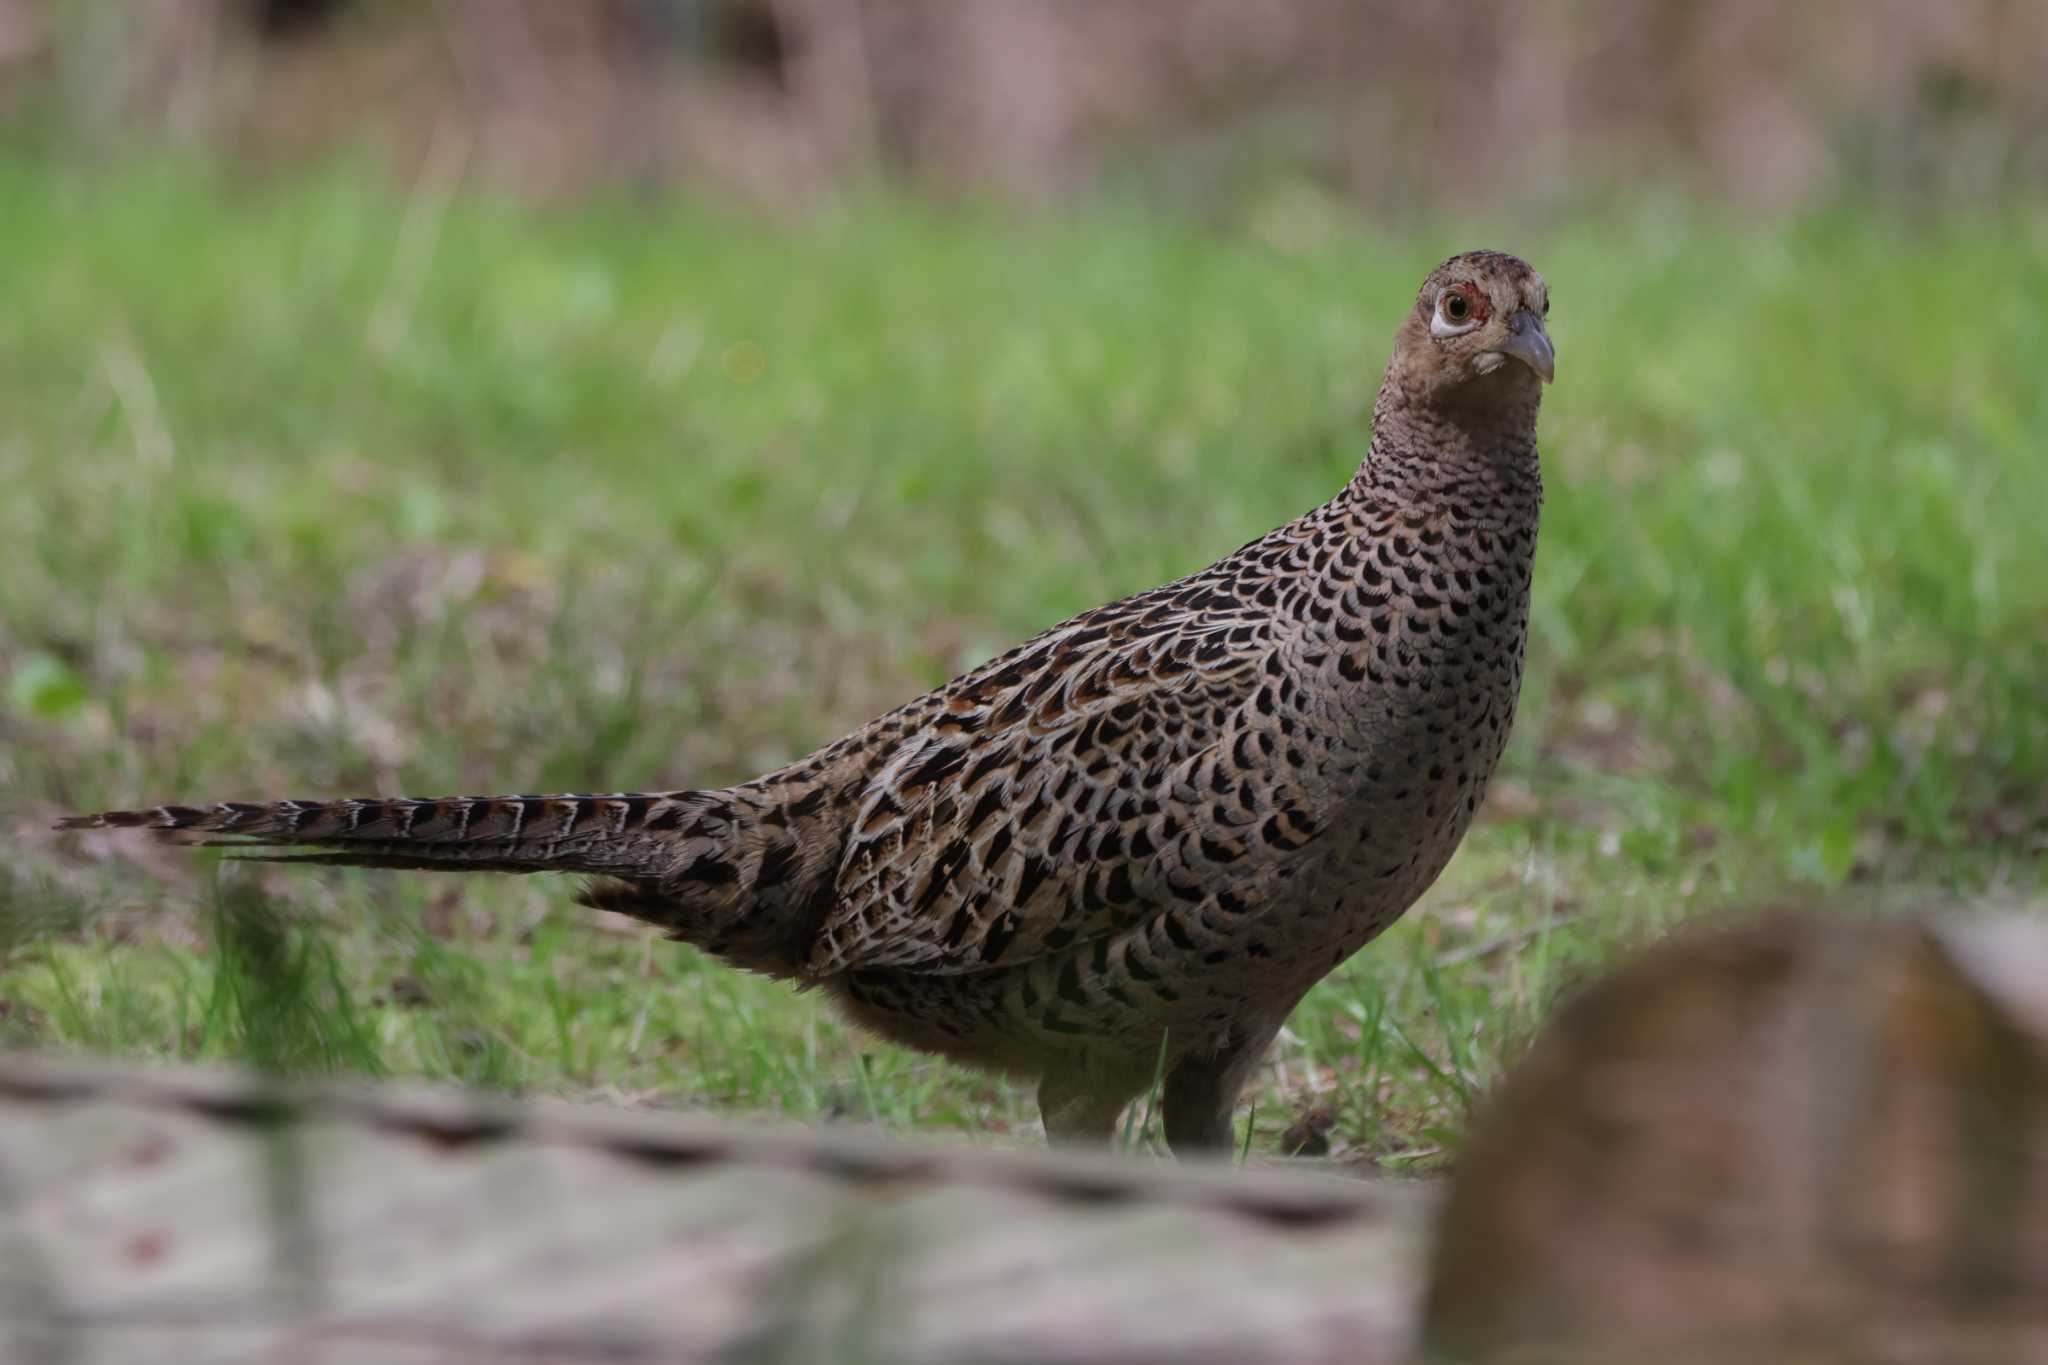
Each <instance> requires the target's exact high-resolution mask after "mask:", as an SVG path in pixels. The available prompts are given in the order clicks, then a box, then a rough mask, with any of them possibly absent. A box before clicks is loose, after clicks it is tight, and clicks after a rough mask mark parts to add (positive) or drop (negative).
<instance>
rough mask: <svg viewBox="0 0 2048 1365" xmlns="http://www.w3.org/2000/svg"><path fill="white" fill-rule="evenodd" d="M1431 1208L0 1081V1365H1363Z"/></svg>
mask: <svg viewBox="0 0 2048 1365" xmlns="http://www.w3.org/2000/svg"><path fill="white" fill-rule="evenodd" d="M1433 1203H1434V1200H1433V1199H1432V1197H1431V1195H1430V1192H1429V1191H1427V1190H1426V1189H1423V1188H1421V1187H1419V1186H1416V1185H1413V1184H1406V1185H1399V1184H1379V1183H1374V1182H1364V1181H1357V1180H1344V1179H1338V1178H1335V1177H1329V1176H1310V1175H1300V1176H1296V1177H1295V1178H1292V1179H1288V1178H1284V1177H1281V1176H1278V1175H1273V1174H1270V1173H1260V1172H1238V1171H1231V1170H1229V1169H1225V1168H1215V1169H1205V1168H1193V1169H1190V1168H1181V1169H1176V1168H1174V1167H1173V1166H1171V1165H1162V1164H1156V1163H1150V1162H1140V1161H1135V1160H1113V1159H1111V1158H1109V1157H1107V1156H1104V1157H1102V1158H1100V1159H1097V1160H1080V1161H1076V1160H1072V1159H1067V1160H1056V1159H1054V1158H1052V1157H1050V1156H1047V1155H1043V1154H1037V1153H1002V1152H993V1151H986V1150H976V1149H970V1148H949V1147H937V1146H913V1145H909V1144H904V1143H897V1142H890V1141H886V1140H883V1139H880V1138H874V1137H868V1136H862V1135H850V1134H845V1133H830V1132H824V1133H811V1132H805V1131H802V1130H769V1129H750V1128H747V1127H743V1126H740V1125H735V1124H727V1123H717V1122H712V1121H708V1120H702V1119H695V1118H685V1117H679V1116H662V1115H651V1114H618V1113H609V1112H606V1111H602V1110H594V1109H577V1108H571V1107H568V1106H564V1105H559V1104H551V1105H522V1106H513V1105H510V1104H502V1103H492V1102H487V1101H479V1100H475V1099H471V1098H467V1097H462V1096H457V1095H451V1094H447V1093H425V1092H418V1091H405V1090H400V1089H378V1090H371V1089H351V1088H341V1087H323V1088H312V1089H294V1090H291V1091H276V1090H273V1089H270V1088H268V1087H265V1086H263V1085H261V1084H258V1083H256V1082H252V1081H249V1080H245V1079H241V1078H237V1077H234V1076H229V1075H223V1074H219V1073H207V1072H196V1071H185V1070H169V1071H147V1070H142V1069H137V1068H119V1067H111V1066H90V1065H81V1064H76V1063H36V1062H32V1061H26V1060H22V1059H11V1060H0V1359H5V1360H8V1361H17V1360H18V1361H36V1360H52V1361H55V1360H62V1361H66V1362H79V1363H84V1362H94V1363H95V1365H97V1363H98V1362H108V1363H109V1365H111V1362H125V1361H135V1362H142V1361H148V1362H159V1361H178V1362H185V1363H187V1365H192V1363H196V1362H209V1361H219V1362H225V1361H237V1362H242V1361H257V1360H262V1361H270V1360H278V1361H284V1360H319V1361H321V1362H323V1363H326V1365H334V1363H337V1362H354V1361H362V1362H371V1361H375V1362H379V1363H380V1365H383V1363H385V1362H398V1363H400V1365H403V1363H404V1362H413V1361H418V1362H427V1361H432V1362H436V1365H446V1363H447V1362H457V1361H461V1362H467V1361H491V1362H502V1361H519V1362H537V1361H549V1362H554V1361H562V1362H570V1361H576V1362H582V1361H607V1362H619V1361H640V1360H646V1361H652V1360H660V1361H714V1360H715V1361H725V1362H788V1363H789V1365H796V1363H797V1362H806V1363H809V1362H827V1361H846V1362H862V1365H883V1363H884V1362H890V1363H894V1362H923V1361H929V1362H933V1365H941V1363H942V1362H944V1363H947V1365H950V1363H952V1362H970V1361H971V1362H986V1363H989V1365H994V1363H996V1362H1018V1363H1019V1365H1023V1363H1024V1362H1073V1363H1075V1365H1080V1363H1082V1362H1103V1363H1104V1365H1108V1363H1109V1362H1126V1361H1129V1362H1138V1361H1158V1360H1173V1361H1176V1362H1191V1363H1193V1365H1201V1363H1203V1362H1214V1365H1259V1363H1260V1362H1267V1361H1272V1362H1280V1361H1287V1362H1296V1361H1300V1362H1330V1365H1337V1362H1344V1363H1345V1365H1370V1363H1371V1362H1376V1361H1394V1360H1398V1359H1399V1358H1400V1357H1401V1356H1402V1355H1403V1354H1405V1351H1406V1348H1407V1344H1408V1341H1409V1332H1410V1330H1411V1325H1412V1323H1413V1321H1414V1317H1415V1308H1416V1303H1417V1300H1418V1298H1419V1295H1420V1290H1421V1251H1422V1248H1423V1246H1424V1242H1425V1232H1426V1227H1427V1217H1428V1212H1429V1209H1430V1208H1431V1206H1432V1205H1433Z"/></svg>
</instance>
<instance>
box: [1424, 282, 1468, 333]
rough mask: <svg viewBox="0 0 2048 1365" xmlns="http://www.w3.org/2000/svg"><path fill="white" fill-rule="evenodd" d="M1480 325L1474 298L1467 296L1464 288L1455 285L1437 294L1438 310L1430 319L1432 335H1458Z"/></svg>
mask: <svg viewBox="0 0 2048 1365" xmlns="http://www.w3.org/2000/svg"><path fill="white" fill-rule="evenodd" d="M1478 325H1479V319H1478V317H1477V316H1475V315H1474V311H1473V308H1472V300H1471V299H1469V298H1467V297H1466V296H1465V291H1464V290H1462V289H1459V288H1457V287H1455V286H1453V287H1452V288H1449V289H1446V290H1444V292H1443V293H1441V294H1438V295H1437V296H1436V312H1435V313H1433V314H1432V315H1431V316H1430V319H1429V331H1430V335H1431V336H1440V337H1452V336H1458V335H1460V334H1461V333H1464V332H1469V331H1471V330H1472V329H1473V328H1474V327H1476V326H1478Z"/></svg>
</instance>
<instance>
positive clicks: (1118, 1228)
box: [0, 916, 2048, 1365]
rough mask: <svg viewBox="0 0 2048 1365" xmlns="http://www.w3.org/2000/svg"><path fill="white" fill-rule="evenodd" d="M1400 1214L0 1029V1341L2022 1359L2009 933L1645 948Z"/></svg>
mask: <svg viewBox="0 0 2048 1365" xmlns="http://www.w3.org/2000/svg"><path fill="white" fill-rule="evenodd" d="M1436 1203H1437V1200H1436V1198H1435V1194H1434V1191H1432V1190H1430V1189H1428V1188H1424V1187H1420V1186H1417V1185H1413V1184H1394V1183H1384V1182H1372V1181H1356V1180H1340V1179H1337V1178H1334V1177H1332V1176H1329V1175H1323V1174H1319V1173H1317V1172H1315V1170H1314V1168H1313V1167H1309V1168H1306V1169H1301V1170H1296V1171H1291V1172H1287V1173H1278V1172H1270V1171H1264V1172H1262V1171H1234V1170H1229V1169H1227V1168H1220V1167H1218V1168H1207V1167H1200V1166H1180V1167H1175V1166H1172V1165H1168V1164H1159V1163H1153V1162H1148V1161H1139V1160H1131V1159H1110V1158H1108V1157H1103V1158H1099V1159H1094V1160H1079V1159H1074V1158H1071V1157H1067V1158H1055V1157H1052V1156H1050V1155H1043V1154H1036V1153H1004V1152H995V1151H988V1150H983V1149H975V1148H967V1147H943V1146H931V1145H913V1144H906V1143H895V1142H889V1141H885V1140H882V1139H879V1138H875V1137H870V1136H864V1135H858V1134H847V1133H844V1132H830V1131H827V1132H807V1131H802V1130H788V1129H756V1128H748V1127H743V1126H739V1125H734V1124H725V1123H717V1122H712V1121H709V1120H704V1119H699V1118H686V1117H679V1116H672V1115H671V1116H664V1115H657V1114H645V1113H639V1114H619V1113H611V1112H607V1111H602V1110H597V1109H591V1108H574V1107H570V1106H565V1105H561V1104H519V1105H515V1104H512V1103H509V1102H499V1101H490V1100H479V1099H476V1098H472V1097H465V1096H460V1095H455V1094H450V1093H447V1092H426V1091H419V1090H407V1089H403V1088H393V1087H382V1088H369V1087H343V1086H319V1087H295V1088H290V1089H285V1090H279V1089H276V1088H273V1087H270V1086H267V1085H265V1084H263V1083H261V1082H258V1081H254V1080H250V1079H246V1078H240V1077H236V1076H232V1075H225V1074H221V1073H213V1072H201V1071H192V1070H179V1069H170V1070H155V1071H152V1070H146V1069H141V1068H131V1067H120V1066H113V1065H92V1064H85V1063H77V1062H54V1061H37V1060H34V1059H28V1058H18V1057H17V1058H0V1359H5V1360H9V1361H12V1360H64V1361H77V1362H108V1363H109V1365H111V1363H112V1362H123V1361H145V1360H146V1361H160V1360H177V1361H192V1362H199V1361H223V1362H224V1361H229V1360H234V1361H249V1360H273V1359H275V1360H286V1359H289V1360H300V1359H319V1360H321V1361H333V1362H347V1361H378V1362H385V1361H392V1362H410V1361H421V1362H425V1361H435V1362H453V1361H483V1360H491V1361H506V1360H514V1361H522V1362H535V1361H564V1362H569V1361H596V1360H606V1361H632V1360H664V1361H670V1360H674V1361H692V1360H694V1361H720V1362H733V1363H735V1365H737V1363H739V1362H764V1363H765V1362H860V1363H861V1365H879V1363H880V1362H892V1363H894V1362H933V1363H934V1365H937V1363H938V1362H980V1363H982V1365H997V1363H1000V1362H1017V1363H1018V1365H1023V1363H1024V1362H1065V1363H1068V1365H1081V1363H1083V1362H1099V1363H1100V1365H1112V1363H1121V1362H1133V1363H1135V1362H1150V1361H1167V1360H1171V1361H1174V1362H1176V1363H1177V1365H1201V1363H1203V1362H1215V1365H1224V1363H1225V1362H1230V1363H1231V1365H1262V1363H1265V1362H1271V1363H1273V1365H1279V1363H1280V1362H1290V1363H1292V1362H1332V1363H1333V1365H1334V1363H1335V1362H1340V1361H1341V1362H1346V1365H1371V1362H1392V1361H1399V1360H1405V1359H1410V1358H1412V1351H1413V1349H1414V1346H1413V1343H1414V1341H1415V1338H1416V1335H1417V1333H1418V1329H1419V1331H1420V1334H1421V1335H1422V1338H1423V1341H1424V1347H1423V1349H1424V1350H1425V1352H1426V1354H1427V1355H1428V1356H1429V1358H1430V1359H1431V1360H1433V1361H1474V1362H1505V1361H1518V1362H1534V1361H1546V1362H1548V1361H1555V1362H1564V1361H1570V1362H1573V1365H1596V1363H1600V1362H1614V1363H1615V1365H1619V1362H1624V1361H1628V1362H1635V1361H1648V1360H1655V1361H1659V1362H1676V1363H1678V1365H1687V1363H1699V1362H1709V1361H1712V1362H1734V1361H1742V1362H1749V1361H1759V1362H1765V1365H1771V1363H1773V1362H1776V1363H1778V1365H1792V1363H1793V1362H1798V1363H1799V1365H1823V1363H1824V1362H1840V1363H1842V1365H1846V1362H1850V1361H1856V1362H1878V1363H1886V1362H1895V1363H1896V1365H1909V1363H1912V1362H1935V1361H1940V1362H1964V1363H1968V1362H1985V1363H1986V1365H1989V1362H1993V1361H1997V1362H2011V1361H2032V1360H2048V923H2039V922H2031V921H2025V920H2006V921H1996V920H1980V921H1974V922H1968V923H1956V924H1951V925H1944V926H1941V927H1939V928H1928V927H1922V926H1917V925H1914V924H1911V923H1908V922H1904V921H1862V920H1856V919H1851V918H1845V917H1841V916H1825V917H1818V916H1817V917H1809V918H1793V917H1789V916H1781V917H1773V918H1767V919H1762V920H1758V921H1755V922H1753V923H1749V924H1746V925H1743V926H1741V927H1738V928H1735V929H1727V930H1720V931H1716V932H1710V933H1689V934H1685V935H1681V936H1680V937H1678V938H1677V939H1675V940H1673V941H1671V942H1668V943H1666V944H1664V945H1661V946H1659V947H1657V948H1655V949H1653V950H1651V951H1650V952H1648V953H1646V954H1644V955H1643V956H1642V957H1641V958H1640V959H1639V960H1637V961H1636V962H1634V963H1632V964H1630V965H1626V966H1624V967H1622V968H1621V969H1620V970H1619V971H1617V972H1616V973H1614V974H1613V975H1612V976H1611V977H1609V978H1608V979H1606V980H1605V981H1603V982H1600V983H1598V984H1596V985H1595V986H1593V987H1592V988H1591V989H1590V990H1589V991H1587V992H1586V993H1585V994H1584V995H1583V996H1582V997H1580V998H1579V999H1578V1000H1576V1001H1575V1002H1573V1003H1571V1004H1570V1005H1568V1006H1567V1007H1566V1008H1565V1009H1564V1010H1563V1011H1562V1012H1561V1013H1560V1014H1559V1016H1558V1018H1557V1019H1556V1021H1555V1022H1554V1023H1553V1025H1552V1026H1551V1027H1550V1028H1549V1029H1548V1030H1547V1031H1546V1032H1545V1033H1544V1035H1543V1036H1542V1037H1541V1038H1540V1039H1539V1040H1538V1041H1537V1043H1536V1045H1535V1046H1534V1048H1533V1049H1532V1050H1531V1051H1530V1053H1529V1055H1528V1057H1527V1058H1526V1059H1525V1060H1524V1061H1523V1063H1522V1064H1521V1065H1520V1066H1519V1067H1517V1068H1516V1069H1515V1070H1514V1072H1513V1073H1512V1074H1511V1075H1510V1076H1509V1078H1508V1079H1507V1081H1506V1082H1505V1083H1504V1084H1503V1085H1502V1086H1501V1088H1500V1090H1499V1092H1498V1093H1497V1094H1496V1095H1495V1096H1494V1097H1493V1098H1492V1099H1491V1100H1490V1101H1489V1102H1488V1104H1487V1107H1486V1111H1485V1112H1484V1114H1482V1115H1481V1117H1480V1121H1479V1124H1478V1127H1477V1129H1476V1131H1475V1133H1474V1135H1473V1137H1472V1139H1471V1142H1470V1144H1469V1146H1468V1147H1467V1149H1466V1151H1465V1153H1464V1155H1463V1157H1462V1159H1461V1161H1460V1165H1459V1171H1458V1175H1457V1177H1456V1179H1455V1182H1454V1184H1453V1188H1452V1190H1451V1193H1450V1195H1449V1198H1448V1202H1447V1203H1446V1205H1445V1207H1444V1210H1443V1217H1442V1219H1441V1221H1440V1224H1439V1227H1438V1235H1437V1238H1436V1251H1435V1257H1436V1260H1435V1265H1434V1268H1433V1270H1432V1271H1431V1272H1430V1275H1431V1278H1430V1281H1429V1288H1428V1291H1427V1297H1426V1301H1425V1295H1424V1284H1425V1278H1424V1272H1425V1270H1426V1269H1429V1268H1428V1267H1426V1265H1425V1261H1426V1260H1427V1256H1428V1244H1429V1241H1430V1219H1431V1216H1432V1213H1433V1211H1434V1209H1435V1207H1436Z"/></svg>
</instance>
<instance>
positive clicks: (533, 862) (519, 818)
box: [57, 791, 710, 877]
mask: <svg viewBox="0 0 2048 1365" xmlns="http://www.w3.org/2000/svg"><path fill="white" fill-rule="evenodd" d="M707 804H710V803H709V802H708V801H707V794H706V793H702V792H687V791H685V792H662V793H651V794H650V793H644V792H613V793H607V794H603V795H563V796H441V797H423V798H422V797H393V798H388V799H387V798H377V797H372V798H359V799H349V800H341V801H272V802H248V801H224V802H221V803H219V804H217V805H211V806H152V807H149V808H147V809H143V810H113V811H101V812H99V813H98V814H94V815H74V816H71V817H69V818H67V819H65V820H62V821H60V822H59V823H58V825H57V828H59V829H66V830H78V829H147V830H151V831H153V832H155V833H157V834H159V835H162V836H164V837H175V836H177V835H179V834H182V833H192V834H202V835H218V836H220V837H218V838H209V839H204V840H202V841H201V842H202V843H203V844H205V845H207V846H209V847H219V848H228V849H240V850H268V849H281V848H307V849H312V850H317V851H313V852H305V853H271V852H248V853H244V854H243V855H242V856H244V857H247V858H249V859H251V860H253V861H262V862H305V863H321V864H329V865H337V866H345V867H385V868H408V869H416V870H424V871H447V872H592V873H604V874H608V875H611V876H623V877H631V876H634V875H635V874H636V873H643V872H644V873H654V872H656V871H658V870H659V869H658V866H657V864H656V862H655V860H656V858H657V856H658V853H659V849H660V846H661V843H662V836H664V835H668V836H669V837H672V833H671V832H673V831H676V830H678V829H679V828H681V827H682V826H683V825H684V823H685V822H686V821H687V822H692V823H696V822H699V821H701V819H702V817H703V816H704V815H705V814H706V812H705V809H704V808H705V806H706V805H707ZM643 834H644V835H646V836H649V837H647V838H636V837H635V836H636V835H643Z"/></svg>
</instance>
